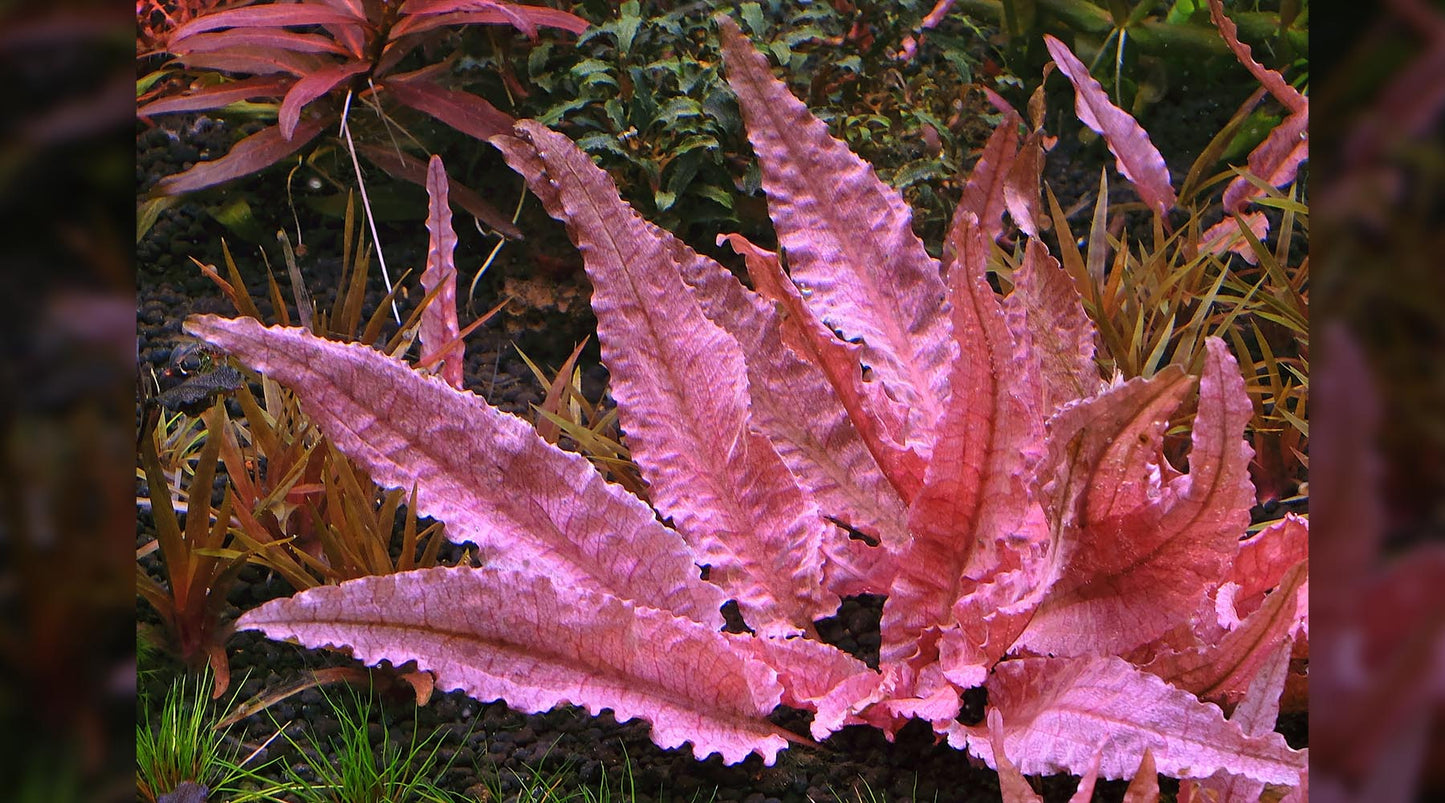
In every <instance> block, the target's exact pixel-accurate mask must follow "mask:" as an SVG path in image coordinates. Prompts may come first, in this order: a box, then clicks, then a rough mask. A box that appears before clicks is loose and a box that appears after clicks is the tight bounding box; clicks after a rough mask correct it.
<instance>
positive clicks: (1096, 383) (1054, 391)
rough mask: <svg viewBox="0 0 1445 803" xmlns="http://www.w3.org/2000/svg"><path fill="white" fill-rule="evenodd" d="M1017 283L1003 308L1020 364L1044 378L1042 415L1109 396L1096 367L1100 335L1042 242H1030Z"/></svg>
mask: <svg viewBox="0 0 1445 803" xmlns="http://www.w3.org/2000/svg"><path fill="white" fill-rule="evenodd" d="M1013 280H1014V289H1013V292H1012V293H1009V294H1008V297H1006V298H1005V299H1004V301H1003V308H1004V311H1005V313H1006V314H1007V320H1008V327H1009V331H1010V332H1012V333H1013V338H1014V343H1015V344H1016V345H1015V348H1016V350H1017V356H1016V358H1015V359H1016V360H1017V363H1018V364H1019V365H1020V366H1023V365H1027V366H1028V367H1027V368H1026V369H1024V370H1023V371H1022V373H1026V374H1030V375H1034V376H1037V377H1038V382H1039V396H1040V406H1039V409H1040V410H1041V411H1042V413H1043V415H1044V417H1045V418H1047V417H1048V416H1051V415H1053V414H1054V413H1055V412H1056V411H1058V409H1059V408H1060V407H1062V406H1064V404H1066V403H1068V402H1071V401H1074V400H1076V399H1084V398H1088V397H1090V396H1093V395H1094V394H1096V393H1098V392H1099V391H1101V390H1103V386H1104V383H1103V380H1102V379H1100V377H1099V368H1098V366H1097V365H1095V364H1094V341H1095V339H1096V338H1097V337H1098V332H1097V330H1096V329H1095V327H1094V322H1093V321H1092V320H1091V319H1090V318H1089V315H1088V313H1087V312H1085V311H1084V305H1083V299H1081V298H1080V297H1079V291H1078V288H1077V287H1076V286H1075V285H1074V280H1073V279H1071V278H1069V275H1068V274H1067V273H1066V272H1065V271H1064V269H1063V268H1061V267H1059V262H1058V260H1056V259H1054V258H1053V257H1051V256H1049V251H1048V247H1047V246H1045V245H1044V243H1043V242H1042V241H1040V240H1035V239H1030V240H1029V241H1028V245H1027V246H1025V248H1024V258H1023V263H1022V264H1021V265H1020V266H1019V269H1018V270H1017V271H1015V272H1014V276H1013Z"/></svg>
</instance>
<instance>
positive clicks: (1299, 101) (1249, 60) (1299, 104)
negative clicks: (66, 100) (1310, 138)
mask: <svg viewBox="0 0 1445 803" xmlns="http://www.w3.org/2000/svg"><path fill="white" fill-rule="evenodd" d="M1209 18H1210V19H1211V20H1213V21H1214V25H1215V27H1217V28H1219V33H1220V35H1222V36H1223V37H1224V41H1225V42H1227V43H1229V49H1230V50H1232V51H1234V56H1235V58H1237V59H1239V63H1240V64H1243V65H1244V67H1245V69H1247V70H1249V71H1250V73H1252V74H1253V75H1254V77H1255V80H1257V81H1259V83H1260V86H1263V87H1264V88H1265V89H1268V90H1269V93H1270V94H1271V95H1274V97H1275V99H1276V100H1278V101H1279V102H1280V103H1282V104H1284V107H1285V108H1286V109H1289V110H1290V111H1291V112H1299V111H1304V110H1307V109H1308V108H1309V101H1308V100H1306V99H1305V96H1304V95H1301V94H1300V92H1299V90H1298V89H1295V88H1294V87H1292V86H1290V85H1289V83H1288V82H1287V81H1285V80H1284V76H1282V75H1280V74H1279V73H1277V72H1275V71H1274V70H1271V69H1269V68H1267V67H1265V66H1264V65H1262V64H1260V63H1259V62H1257V61H1255V60H1254V54H1253V53H1252V52H1251V51H1250V48H1249V45H1246V44H1245V43H1243V42H1241V41H1239V28H1238V26H1236V25H1235V24H1234V20H1232V19H1230V18H1229V17H1227V16H1225V14H1224V3H1223V2H1221V0H1209Z"/></svg>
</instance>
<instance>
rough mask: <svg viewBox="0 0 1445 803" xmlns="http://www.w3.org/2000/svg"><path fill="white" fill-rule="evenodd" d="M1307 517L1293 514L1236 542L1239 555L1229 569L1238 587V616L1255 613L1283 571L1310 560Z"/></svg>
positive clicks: (1236, 596)
mask: <svg viewBox="0 0 1445 803" xmlns="http://www.w3.org/2000/svg"><path fill="white" fill-rule="evenodd" d="M1309 554H1310V528H1309V520H1308V519H1303V518H1300V517H1299V516H1296V515H1295V514H1293V513H1290V514H1288V515H1286V516H1285V517H1284V518H1283V519H1281V520H1280V521H1277V522H1275V523H1274V524H1271V525H1270V526H1268V527H1266V528H1264V529H1263V530H1260V531H1259V532H1257V533H1255V534H1254V535H1252V536H1250V537H1249V538H1247V539H1245V540H1243V541H1241V542H1240V543H1239V554H1238V555H1236V556H1235V558H1234V565H1233V566H1232V567H1230V570H1229V582H1231V583H1233V584H1234V585H1235V586H1236V587H1237V589H1238V590H1237V591H1236V592H1235V594H1234V607H1235V609H1236V610H1237V611H1238V614H1239V616H1240V617H1245V616H1248V615H1250V614H1251V613H1254V611H1255V609H1256V608H1258V607H1259V606H1260V603H1262V602H1264V595H1265V594H1266V593H1267V592H1268V591H1269V590H1270V589H1272V588H1275V587H1276V586H1278V585H1279V584H1280V581H1281V580H1282V579H1283V578H1284V574H1285V572H1287V571H1289V570H1290V568H1291V567H1293V566H1294V565H1295V564H1297V563H1300V562H1301V561H1305V560H1308V559H1309Z"/></svg>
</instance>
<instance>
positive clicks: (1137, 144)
mask: <svg viewBox="0 0 1445 803" xmlns="http://www.w3.org/2000/svg"><path fill="white" fill-rule="evenodd" d="M1044 45H1045V46H1046V47H1047V48H1048V49H1049V55H1050V56H1052V57H1053V60H1054V63H1055V64H1057V65H1058V66H1059V72H1062V73H1063V74H1064V75H1065V76H1066V77H1067V78H1068V79H1069V83H1071V84H1073V85H1074V97H1075V101H1076V103H1075V114H1077V115H1078V118H1079V122H1081V123H1083V124H1084V125H1086V126H1088V127H1089V128H1092V129H1093V130H1094V131H1097V132H1098V133H1099V134H1100V135H1102V136H1103V137H1104V142H1105V143H1106V144H1107V145H1108V146H1109V150H1110V151H1111V152H1113V154H1114V158H1115V159H1116V160H1117V163H1118V168H1119V172H1120V173H1121V174H1123V176H1124V177H1125V178H1127V179H1129V181H1130V182H1132V183H1133V184H1134V188H1135V189H1136V190H1138V192H1139V197H1140V198H1142V199H1144V203H1145V204H1146V205H1147V206H1149V208H1151V209H1153V210H1154V211H1155V212H1157V213H1158V214H1160V215H1163V214H1165V213H1166V212H1168V211H1169V210H1170V209H1172V208H1173V207H1174V188H1173V186H1171V185H1170V183H1169V167H1168V166H1167V165H1165V164H1164V157H1163V156H1161V155H1160V154H1159V149H1158V148H1156V147H1154V143H1153V142H1150V141H1149V135H1148V134H1146V133H1144V129H1143V128H1141V127H1140V126H1139V123H1138V121H1136V120H1135V119H1134V118H1133V117H1132V116H1130V114H1129V113H1128V112H1126V111H1124V110H1123V109H1120V108H1119V107H1118V106H1115V105H1114V104H1113V103H1110V102H1109V96H1108V95H1106V94H1104V88H1103V87H1101V86H1099V82H1098V81H1097V80H1096V79H1095V78H1094V76H1092V75H1090V74H1089V68H1088V67H1086V66H1084V63H1083V62H1081V61H1079V59H1078V58H1077V57H1076V56H1075V55H1074V54H1073V52H1072V51H1070V50H1069V48H1068V46H1066V45H1065V44H1064V43H1063V42H1060V41H1059V40H1058V39H1055V38H1054V37H1052V36H1049V35H1048V34H1045V35H1044Z"/></svg>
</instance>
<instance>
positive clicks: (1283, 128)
mask: <svg viewBox="0 0 1445 803" xmlns="http://www.w3.org/2000/svg"><path fill="white" fill-rule="evenodd" d="M1309 122H1310V110H1309V108H1308V107H1306V108H1304V109H1301V110H1300V111H1297V112H1295V113H1294V114H1291V115H1290V116H1288V117H1286V118H1284V120H1283V121H1282V122H1280V124H1279V125H1277V126H1275V127H1274V130H1273V131H1270V132H1269V136H1267V137H1265V138H1264V141H1263V142H1261V143H1259V145H1257V146H1256V147H1255V149H1254V150H1253V151H1250V153H1249V172H1250V173H1253V174H1254V176H1255V177H1256V178H1259V179H1262V180H1263V181H1264V182H1265V183H1266V184H1268V185H1270V186H1271V187H1284V186H1285V185H1287V184H1289V183H1290V182H1291V181H1294V178H1295V174H1297V173H1298V172H1299V166H1300V164H1301V163H1302V162H1304V161H1305V160H1306V159H1308V158H1309V155H1310V140H1309ZM1262 194H1264V191H1263V190H1261V189H1260V188H1259V187H1257V186H1255V185H1254V183H1253V182H1251V181H1249V180H1248V179H1246V178H1245V177H1244V176H1238V177H1236V178H1235V179H1234V180H1233V181H1231V182H1229V186H1228V187H1225V188H1224V198H1223V203H1224V211H1225V214H1229V213H1233V212H1238V211H1240V210H1242V209H1244V206H1245V204H1247V203H1248V202H1249V200H1250V199H1251V198H1255V197H1257V196H1259V195H1262Z"/></svg>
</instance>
